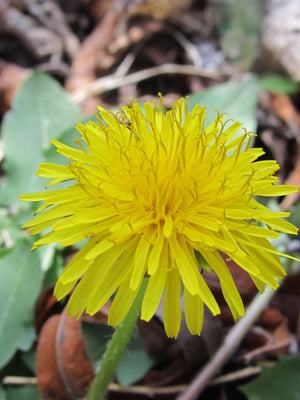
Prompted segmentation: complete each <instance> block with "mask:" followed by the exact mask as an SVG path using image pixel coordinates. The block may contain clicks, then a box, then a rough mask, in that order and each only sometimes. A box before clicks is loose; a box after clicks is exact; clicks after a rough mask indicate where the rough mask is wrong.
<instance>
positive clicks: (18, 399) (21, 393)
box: [7, 386, 42, 400]
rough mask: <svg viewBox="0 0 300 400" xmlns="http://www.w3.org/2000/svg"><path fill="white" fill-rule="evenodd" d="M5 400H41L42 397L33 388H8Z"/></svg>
mask: <svg viewBox="0 0 300 400" xmlns="http://www.w3.org/2000/svg"><path fill="white" fill-rule="evenodd" d="M7 400H42V396H41V395H40V393H39V391H38V389H37V388H36V387H35V386H21V387H9V388H8V389H7Z"/></svg>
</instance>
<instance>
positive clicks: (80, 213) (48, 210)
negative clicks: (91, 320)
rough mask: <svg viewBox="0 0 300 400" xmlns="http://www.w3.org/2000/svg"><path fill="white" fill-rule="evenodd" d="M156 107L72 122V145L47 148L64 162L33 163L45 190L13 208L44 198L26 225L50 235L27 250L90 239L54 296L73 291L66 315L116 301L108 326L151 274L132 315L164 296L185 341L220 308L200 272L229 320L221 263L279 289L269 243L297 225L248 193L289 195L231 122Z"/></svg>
mask: <svg viewBox="0 0 300 400" xmlns="http://www.w3.org/2000/svg"><path fill="white" fill-rule="evenodd" d="M162 103H163V100H162V99H161V102H160V104H157V103H156V102H154V103H153V104H151V103H149V102H148V103H145V104H144V105H143V108H141V107H140V106H139V105H138V104H137V103H136V102H134V101H132V102H130V105H129V106H124V107H122V113H117V114H113V113H111V112H108V111H106V110H105V109H103V108H102V107H99V113H100V118H99V117H98V122H88V123H87V124H85V125H82V124H79V125H78V126H77V129H78V131H79V132H80V133H81V139H80V140H77V141H75V144H76V147H74V148H73V147H69V146H67V145H65V144H63V143H60V142H59V141H57V140H53V141H52V143H53V145H54V146H56V148H57V151H58V152H59V153H61V154H62V155H63V156H65V157H66V158H67V161H66V163H65V165H58V164H51V163H42V164H41V165H40V168H39V170H38V172H37V175H39V176H42V177H45V178H51V180H50V182H49V184H48V185H47V190H45V191H43V192H40V193H34V194H27V195H23V196H21V200H27V201H43V204H42V205H41V206H40V207H39V208H38V210H37V213H38V214H39V215H38V216H37V217H35V218H34V219H33V220H31V221H30V222H28V223H26V224H25V225H24V228H30V229H31V234H32V235H34V234H38V233H40V232H43V231H44V230H45V229H47V228H50V229H48V232H47V233H45V234H44V236H42V237H40V238H39V239H38V240H37V241H36V242H35V244H34V248H37V247H39V246H42V245H46V244H49V243H54V242H59V243H60V244H61V245H62V246H69V245H72V244H74V243H77V242H79V241H81V240H83V239H88V240H87V241H86V243H85V244H84V246H83V247H82V248H81V249H80V250H79V251H78V253H77V254H76V255H75V257H74V258H73V259H72V261H71V262H70V263H69V264H68V265H67V267H66V268H65V269H64V271H63V273H62V275H61V276H60V278H59V280H58V282H57V284H56V286H55V290H54V294H55V296H56V297H57V298H58V299H61V298H63V297H64V296H66V295H67V294H68V293H69V292H70V291H71V289H74V290H73V291H72V294H71V297H70V300H69V303H68V306H67V312H68V313H69V314H70V315H80V314H82V313H83V312H84V311H86V312H87V313H89V314H94V313H96V312H97V311H98V310H99V309H100V308H101V307H102V306H103V305H104V304H105V303H106V302H107V301H108V300H109V299H110V298H111V296H112V295H113V294H115V296H114V299H113V302H112V305H111V308H110V311H109V317H108V323H109V324H111V325H113V326H116V325H117V324H119V323H120V322H121V321H122V319H123V318H124V316H125V315H126V314H127V312H128V310H129V308H130V307H131V305H132V302H133V300H134V299H135V296H136V294H137V292H138V290H139V288H140V285H141V282H142V280H143V279H144V278H145V277H148V285H147V289H146V292H145V295H144V298H143V304H142V310H141V318H142V319H143V320H146V321H149V320H150V319H151V318H152V316H153V315H154V314H155V312H156V310H157V308H158V306H159V304H160V302H161V300H162V298H163V319H164V326H165V330H166V333H167V335H168V336H169V337H176V336H177V335H178V331H179V328H180V322H181V315H182V309H183V306H184V311H185V313H184V314H185V321H186V324H187V327H188V329H189V330H190V332H191V333H192V334H200V332H201V328H202V322H203V305H204V304H205V305H206V306H207V307H208V308H209V309H210V310H211V312H212V313H213V314H214V315H215V314H218V313H219V312H220V309H219V306H218V304H217V302H216V300H215V298H214V296H213V294H212V292H211V290H210V288H209V287H208V285H207V283H206V282H205V274H206V273H207V272H210V271H214V272H215V273H216V274H217V276H218V278H219V280H220V285H221V288H222V292H223V295H224V298H225V300H226V302H227V303H228V305H229V307H230V309H231V312H232V314H233V316H234V318H235V319H236V318H238V317H240V316H242V315H243V314H244V307H243V303H242V300H241V297H240V295H239V292H238V290H237V288H236V286H235V283H234V281H233V278H232V276H231V273H230V270H229V268H228V266H227V264H226V260H227V259H230V260H233V261H235V263H237V264H238V265H239V266H240V267H241V268H242V269H244V270H245V271H247V272H248V273H249V274H250V276H251V278H252V279H253V281H254V283H255V284H256V286H257V287H258V289H259V290H260V291H263V290H264V287H265V285H266V284H267V285H269V286H271V287H273V288H276V287H277V286H278V281H277V280H278V279H280V278H282V277H283V276H284V275H285V271H284V269H283V267H282V265H281V262H280V256H281V255H284V254H281V253H279V252H278V251H277V250H276V249H275V247H274V246H273V245H272V244H271V242H270V239H276V238H278V235H279V232H286V233H290V234H296V233H297V228H296V227H295V226H294V225H292V224H291V223H289V222H288V221H286V220H285V219H283V218H285V217H288V216H289V213H288V212H274V211H271V210H270V209H268V208H267V207H266V206H264V205H262V204H261V203H260V202H258V200H257V199H256V196H279V195H285V194H288V193H292V192H295V191H296V188H295V187H294V186H287V185H279V184H276V183H277V177H276V176H274V173H275V172H276V171H277V170H278V168H279V166H278V164H277V162H276V161H271V160H261V161H260V160H257V159H258V158H259V157H260V156H262V155H263V154H264V152H263V150H262V149H260V148H251V146H250V142H251V139H252V137H253V136H254V135H253V134H252V133H249V132H247V131H245V130H241V123H240V122H232V121H227V122H224V121H223V120H224V115H217V117H216V119H215V120H214V121H213V122H212V123H211V124H206V120H205V108H203V107H201V106H199V105H197V106H195V108H194V109H193V110H192V111H191V112H188V111H187V100H184V99H181V100H179V101H177V102H176V103H175V104H174V106H173V108H172V109H171V110H169V111H167V112H165V111H164V109H163V105H162ZM142 110H143V111H142ZM65 181H67V182H68V185H67V186H66V184H65V183H64V186H63V187H60V186H61V185H60V184H61V183H62V182H65ZM55 185H59V187H58V188H57V189H54V190H53V189H49V187H52V186H55ZM287 257H288V256H287ZM199 262H200V266H199ZM201 268H203V269H204V271H205V272H204V274H201ZM182 296H183V300H182V301H181V297H182Z"/></svg>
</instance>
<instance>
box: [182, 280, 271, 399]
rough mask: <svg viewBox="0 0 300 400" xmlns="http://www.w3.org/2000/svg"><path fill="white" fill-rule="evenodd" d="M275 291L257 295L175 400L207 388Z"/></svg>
mask: <svg viewBox="0 0 300 400" xmlns="http://www.w3.org/2000/svg"><path fill="white" fill-rule="evenodd" d="M274 293H275V291H274V290H273V289H271V288H269V287H267V288H266V290H265V292H264V293H263V294H260V293H259V294H257V295H256V297H255V298H254V300H253V301H252V303H251V304H250V306H249V307H248V308H247V311H246V314H245V316H244V317H243V318H241V319H240V320H239V321H238V322H237V323H236V324H235V325H234V326H233V328H232V329H231V330H230V331H229V333H228V335H227V336H226V337H225V339H224V342H223V343H222V345H221V347H220V348H219V350H218V351H217V352H216V353H215V354H214V356H213V357H212V358H211V360H210V361H209V362H208V363H207V364H206V366H205V367H204V368H203V369H202V370H201V371H200V372H199V374H198V375H197V376H196V378H195V379H194V380H193V382H192V383H191V385H190V386H189V387H188V389H187V390H186V391H185V392H183V393H182V394H181V395H180V396H179V397H178V398H177V400H194V399H196V398H197V397H198V396H199V394H200V393H202V392H203V390H204V389H205V388H206V387H207V386H208V383H209V382H210V380H211V379H212V377H213V376H214V375H215V374H216V373H217V372H218V371H219V370H220V368H221V367H222V366H223V365H224V364H225V363H226V361H227V360H228V358H229V357H230V356H231V355H232V354H233V353H234V351H235V350H236V349H237V347H238V346H239V345H240V343H241V341H242V340H243V338H244V337H245V335H246V334H247V332H248V331H249V329H250V328H251V326H252V325H253V323H254V322H255V321H256V319H257V318H258V317H259V315H260V314H261V312H262V311H263V309H264V308H265V307H266V305H267V304H268V303H269V301H270V300H271V298H272V297H273V295H274Z"/></svg>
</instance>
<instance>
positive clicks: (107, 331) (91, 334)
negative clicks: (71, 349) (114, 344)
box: [81, 321, 114, 369]
mask: <svg viewBox="0 0 300 400" xmlns="http://www.w3.org/2000/svg"><path fill="white" fill-rule="evenodd" d="M81 332H82V336H83V338H84V340H85V342H86V349H87V354H88V357H89V359H90V360H91V362H92V363H93V364H94V367H95V369H97V367H98V364H99V362H100V361H101V358H102V357H103V354H104V351H105V350H106V347H107V344H108V342H109V340H110V339H111V337H112V334H113V333H114V328H112V327H111V326H108V325H105V324H97V323H89V322H84V321H83V322H82V323H81Z"/></svg>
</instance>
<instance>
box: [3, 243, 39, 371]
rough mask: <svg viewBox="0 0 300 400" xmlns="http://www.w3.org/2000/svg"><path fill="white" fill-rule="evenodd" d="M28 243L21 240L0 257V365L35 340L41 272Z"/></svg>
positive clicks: (30, 244) (37, 260) (36, 255)
mask: <svg viewBox="0 0 300 400" xmlns="http://www.w3.org/2000/svg"><path fill="white" fill-rule="evenodd" d="M31 246H32V242H31V241H29V240H22V241H20V242H19V243H18V244H17V245H16V246H15V247H14V248H12V249H11V250H10V251H9V252H8V253H6V254H5V255H3V256H2V257H1V258H0V304H1V307H0V349H1V351H0V368H1V367H3V366H4V365H5V364H6V363H7V361H9V360H10V358H11V357H12V356H13V355H14V353H15V352H16V350H18V349H20V350H24V351H27V350H29V348H30V346H31V345H32V342H33V341H34V339H35V332H34V328H33V317H34V305H35V302H36V300H37V298H38V296H39V293H40V289H41V285H42V278H43V273H42V271H41V269H40V259H39V256H38V254H37V253H31V252H30V248H31Z"/></svg>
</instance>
